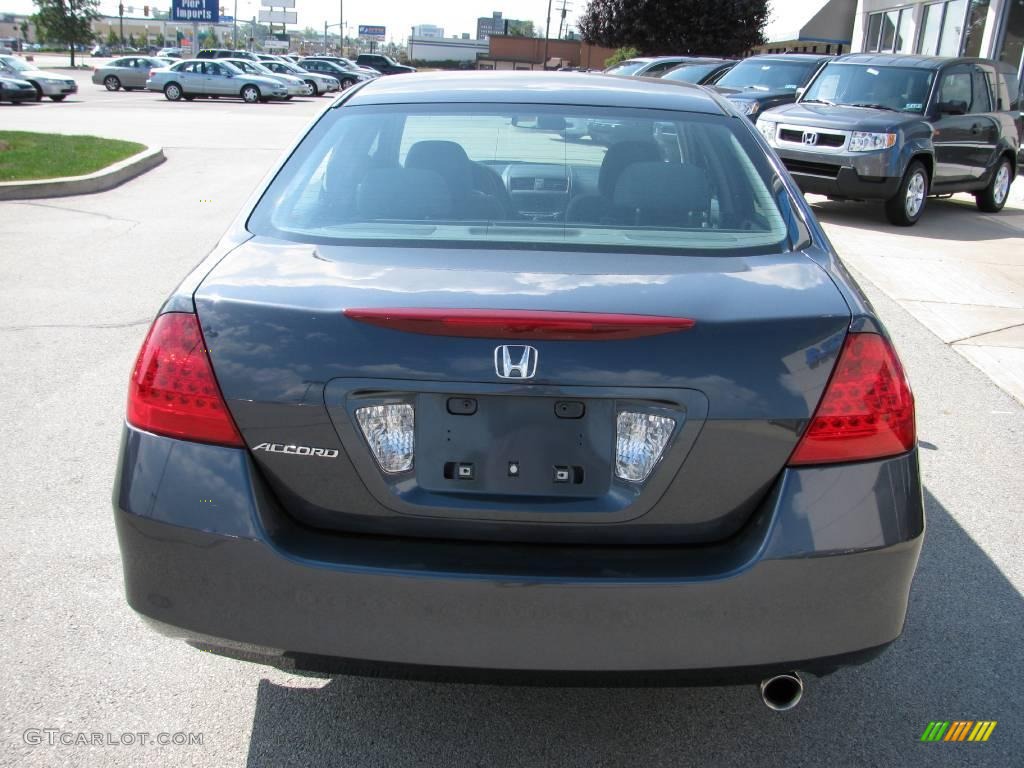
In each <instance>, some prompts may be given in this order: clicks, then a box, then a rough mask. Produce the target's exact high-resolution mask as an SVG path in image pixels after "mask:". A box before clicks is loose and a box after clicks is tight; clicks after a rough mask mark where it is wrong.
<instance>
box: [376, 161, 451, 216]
mask: <svg viewBox="0 0 1024 768" xmlns="http://www.w3.org/2000/svg"><path fill="white" fill-rule="evenodd" d="M356 208H357V209H358V211H359V214H360V216H362V217H364V218H367V219H412V220H414V221H415V220H417V219H447V218H451V216H452V196H451V193H450V192H449V191H448V184H447V183H446V182H445V180H444V178H442V176H441V175H440V174H439V173H436V172H434V171H423V170H420V169H418V168H377V169H374V170H371V171H369V172H368V173H367V174H366V178H365V179H363V181H362V183H361V184H360V185H359V190H358V192H357V193H356Z"/></svg>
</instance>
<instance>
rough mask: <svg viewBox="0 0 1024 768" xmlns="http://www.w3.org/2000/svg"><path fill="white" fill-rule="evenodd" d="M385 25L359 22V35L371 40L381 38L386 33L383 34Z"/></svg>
mask: <svg viewBox="0 0 1024 768" xmlns="http://www.w3.org/2000/svg"><path fill="white" fill-rule="evenodd" d="M384 32H385V27H381V26H378V25H376V24H360V25H359V36H360V37H369V38H370V39H372V40H383V39H384V38H385V37H386V35H385V34H384Z"/></svg>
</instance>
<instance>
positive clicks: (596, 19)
mask: <svg viewBox="0 0 1024 768" xmlns="http://www.w3.org/2000/svg"><path fill="white" fill-rule="evenodd" d="M767 21H768V0H590V2H589V3H588V5H587V8H586V10H584V11H583V14H582V15H581V16H580V19H579V29H580V35H581V36H582V37H583V39H584V40H586V41H587V42H589V43H597V44H598V45H604V46H607V47H609V48H622V47H626V46H634V47H636V48H639V49H640V50H641V51H643V52H644V53H645V54H648V55H661V54H665V55H668V54H704V55H717V56H738V55H740V54H742V53H743V52H744V51H747V50H749V49H750V48H752V47H753V46H755V45H760V44H761V43H763V42H764V34H763V30H764V25H765V24H766V23H767Z"/></svg>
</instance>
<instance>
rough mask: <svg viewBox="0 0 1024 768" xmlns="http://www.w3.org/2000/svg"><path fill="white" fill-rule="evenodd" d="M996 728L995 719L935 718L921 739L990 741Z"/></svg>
mask: <svg viewBox="0 0 1024 768" xmlns="http://www.w3.org/2000/svg"><path fill="white" fill-rule="evenodd" d="M995 729H996V721H995V720H977V721H975V720H954V721H953V722H950V721H949V720H933V721H932V722H930V723H928V727H927V728H925V729H924V733H922V734H921V741H988V737H989V736H991V735H992V731H994V730H995Z"/></svg>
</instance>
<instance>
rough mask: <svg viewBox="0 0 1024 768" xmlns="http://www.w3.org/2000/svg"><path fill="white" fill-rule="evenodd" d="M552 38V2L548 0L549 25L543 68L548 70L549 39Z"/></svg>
mask: <svg viewBox="0 0 1024 768" xmlns="http://www.w3.org/2000/svg"><path fill="white" fill-rule="evenodd" d="M550 36H551V0H548V23H547V26H546V27H544V62H543V63H542V64H541V66H542V67H543V68H544V69H547V68H548V38H549V37H550Z"/></svg>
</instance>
